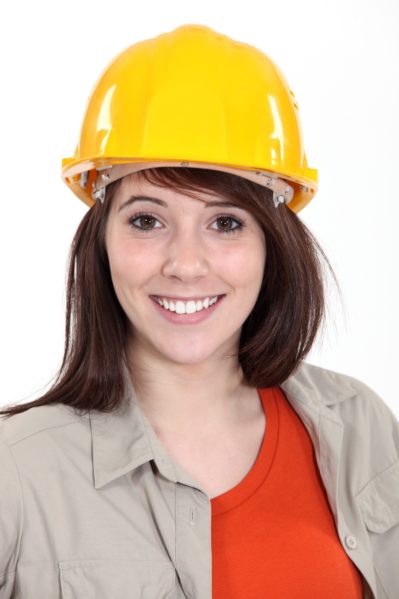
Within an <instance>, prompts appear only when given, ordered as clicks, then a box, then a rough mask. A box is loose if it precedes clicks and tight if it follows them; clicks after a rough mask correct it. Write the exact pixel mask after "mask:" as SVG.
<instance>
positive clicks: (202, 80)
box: [62, 25, 317, 212]
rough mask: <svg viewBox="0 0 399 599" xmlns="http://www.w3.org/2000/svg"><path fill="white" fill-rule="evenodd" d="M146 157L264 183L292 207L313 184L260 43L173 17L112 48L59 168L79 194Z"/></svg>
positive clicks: (285, 95)
mask: <svg viewBox="0 0 399 599" xmlns="http://www.w3.org/2000/svg"><path fill="white" fill-rule="evenodd" d="M154 166H185V167H186V166H190V167H196V168H211V169H214V170H221V171H226V172H231V173H233V174H237V175H240V176H241V177H244V178H246V179H250V180H252V181H255V182H256V183H259V184H260V185H264V186H265V187H268V188H270V189H272V190H273V199H274V203H275V205H276V206H278V205H279V203H282V202H284V203H286V204H287V205H288V206H289V208H291V209H292V210H293V211H294V212H299V210H301V209H302V208H303V207H304V206H305V205H306V204H307V203H308V202H309V201H310V200H311V199H312V197H313V196H314V194H315V193H316V191H317V170H316V169H311V168H308V165H307V161H306V156H305V151H304V146H303V137H302V130H301V124H300V119H299V113H298V105H297V102H296V100H295V96H294V93H293V92H292V90H291V89H290V87H289V85H288V83H287V81H286V79H285V77H284V75H283V74H282V72H281V71H280V69H279V68H278V66H277V65H276V64H275V63H274V62H273V61H272V60H271V59H270V58H269V57H268V56H266V55H265V54H264V53H263V52H261V51H260V50H258V49H257V48H255V47H253V46H250V45H248V44H245V43H242V42H238V41H235V40H232V39H231V38H229V37H227V36H226V35H223V34H220V33H217V32H215V31H214V30H213V29H211V28H209V27H206V26H204V25H182V26H180V27H177V28H176V29H174V30H173V31H170V32H168V33H162V34H161V35H159V36H157V37H155V38H151V39H147V40H144V41H141V42H138V43H136V44H133V45H132V46H130V47H128V48H127V49H126V50H124V51H122V52H121V53H119V54H118V55H117V56H116V57H115V58H114V59H113V60H112V61H111V63H110V64H109V65H108V66H107V67H106V68H105V70H104V71H103V73H102V74H101V76H100V78H99V79H98V80H97V82H96V84H95V86H94V88H93V90H92V92H91V95H90V97H89V99H88V101H87V107H86V113H85V115H84V119H83V123H82V127H81V131H80V139H79V143H78V145H77V147H76V149H75V152H74V155H73V157H72V158H64V159H63V160H62V178H63V180H64V181H65V183H66V184H67V185H68V186H69V187H70V189H71V190H72V191H73V192H74V193H75V194H76V195H77V196H78V197H79V198H80V199H81V200H83V201H84V202H85V203H86V204H88V205H89V206H91V205H92V204H93V203H94V202H95V201H96V200H98V199H99V200H101V201H103V199H104V195H105V187H106V185H107V184H109V183H110V182H112V181H115V180H116V179H119V178H120V177H123V176H125V175H126V174H128V173H131V172H134V171H137V170H142V169H145V168H150V167H154Z"/></svg>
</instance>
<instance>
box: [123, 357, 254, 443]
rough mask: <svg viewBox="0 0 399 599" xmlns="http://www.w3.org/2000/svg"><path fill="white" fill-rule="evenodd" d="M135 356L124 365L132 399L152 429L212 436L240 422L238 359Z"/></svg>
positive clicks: (243, 388)
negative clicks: (175, 359)
mask: <svg viewBox="0 0 399 599" xmlns="http://www.w3.org/2000/svg"><path fill="white" fill-rule="evenodd" d="M132 354H133V352H130V353H129V352H128V353H127V361H128V366H129V372H130V376H131V379H132V384H133V388H134V392H135V397H136V401H137V402H138V403H139V405H140V407H141V409H142V410H143V411H144V413H145V415H146V416H147V418H148V419H149V421H150V422H151V424H152V425H153V427H154V429H158V430H162V431H167V432H170V433H173V432H174V431H179V432H182V431H183V432H184V431H187V432H190V431H191V432H195V431H202V432H204V433H205V432H211V431H212V430H215V431H216V430H218V428H220V427H221V423H223V424H225V425H229V424H232V423H234V422H236V421H237V420H238V418H240V416H241V413H240V409H241V404H242V398H243V395H245V394H248V393H251V392H252V391H253V390H252V389H251V388H249V387H248V386H247V384H246V383H245V379H244V374H243V371H242V368H241V366H240V364H239V362H238V359H237V357H236V356H234V357H229V358H226V357H223V358H220V359H212V360H207V361H206V362H203V363H196V364H179V363H173V362H170V361H167V362H166V361H165V362H164V361H162V359H153V357H152V359H151V360H149V359H148V356H147V357H145V356H142V355H140V354H137V353H134V360H133V359H132Z"/></svg>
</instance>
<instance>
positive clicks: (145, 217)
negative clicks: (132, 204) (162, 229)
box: [128, 212, 159, 233]
mask: <svg viewBox="0 0 399 599" xmlns="http://www.w3.org/2000/svg"><path fill="white" fill-rule="evenodd" d="M135 221H140V222H141V226H140V225H136V224H134V223H135ZM155 221H157V222H158V223H159V221H158V219H157V218H156V217H155V216H154V215H152V214H151V213H149V212H138V213H137V214H134V215H133V216H131V217H130V218H129V220H128V223H129V225H131V226H132V227H134V228H135V229H139V230H140V231H143V232H144V233H145V232H146V231H152V230H153V229H154V228H157V229H159V227H153V226H152V225H153V224H154V222H155Z"/></svg>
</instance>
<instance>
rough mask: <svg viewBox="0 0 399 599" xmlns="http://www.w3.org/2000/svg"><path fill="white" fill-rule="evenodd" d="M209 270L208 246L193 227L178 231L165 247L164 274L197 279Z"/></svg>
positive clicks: (183, 278)
mask: <svg viewBox="0 0 399 599" xmlns="http://www.w3.org/2000/svg"><path fill="white" fill-rule="evenodd" d="M208 272H209V261H208V254H207V251H206V247H205V245H204V243H203V240H201V237H200V235H198V234H196V233H195V231H194V230H193V228H191V227H184V228H182V229H181V230H180V231H178V232H176V233H175V235H174V236H173V238H171V240H170V242H169V244H168V246H167V248H166V249H165V258H164V263H163V267H162V274H163V275H164V276H165V277H175V278H178V279H181V280H182V281H183V280H185V281H187V280H195V279H197V278H201V277H203V276H205V275H206V274H207V273H208Z"/></svg>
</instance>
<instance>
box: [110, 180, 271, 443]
mask: <svg viewBox="0 0 399 599" xmlns="http://www.w3.org/2000/svg"><path fill="white" fill-rule="evenodd" d="M133 194H134V195H138V194H140V195H145V196H150V197H152V198H158V199H160V200H163V201H164V202H166V204H167V206H166V207H163V206H160V205H158V204H155V203H153V202H150V201H148V200H139V201H135V202H134V203H133V204H130V205H125V206H124V207H123V204H125V203H126V201H127V200H128V199H129V198H130V196H131V195H133ZM212 201H213V202H215V201H227V200H226V198H222V197H220V196H214V195H210V194H208V193H205V192H201V193H198V194H196V196H195V197H194V198H193V197H190V196H188V195H186V194H184V193H183V192H176V191H173V190H171V189H165V188H160V187H157V186H155V185H152V184H150V183H148V182H147V181H145V180H144V179H142V178H141V177H140V174H139V173H133V174H131V175H128V176H126V177H125V178H124V179H123V181H122V184H121V186H120V187H119V189H118V190H117V193H116V194H115V196H114V200H113V204H112V207H111V209H110V214H109V218H108V222H107V227H106V236H105V242H106V249H107V253H108V258H109V263H110V270H111V276H112V281H113V285H114V288H115V292H116V295H117V297H118V300H119V302H120V304H121V306H122V308H123V310H124V312H125V313H126V315H127V317H128V319H129V321H130V324H131V335H130V339H129V343H128V347H127V357H128V363H129V370H130V373H131V375H132V380H133V381H134V389H135V393H136V396H137V399H138V401H139V402H140V404H141V407H142V409H143V410H144V412H145V414H146V416H147V417H148V418H149V420H150V422H151V423H152V425H153V426H154V429H155V430H156V431H158V432H160V431H162V432H163V433H164V434H165V435H167V434H175V433H176V432H179V434H181V435H184V434H187V435H191V436H195V435H198V436H202V438H204V436H205V435H208V436H210V435H212V434H215V435H219V434H220V432H221V430H220V427H221V426H223V427H230V429H232V428H234V427H235V426H238V425H239V424H240V423H242V422H243V419H247V420H248V419H250V418H253V417H254V416H255V415H256V414H258V415H259V410H260V409H261V408H260V400H259V397H258V396H257V393H256V390H254V389H253V388H249V387H248V386H247V385H246V384H245V381H244V377H243V372H242V369H241V366H240V364H239V361H238V358H237V351H238V344H239V338H240V332H241V328H242V325H243V323H244V321H245V320H246V318H247V316H248V315H249V314H250V312H251V310H252V308H253V306H254V305H255V303H256V299H257V297H258V294H259V290H260V287H261V282H262V277H263V272H264V266H265V260H266V245H265V239H264V234H263V231H262V229H261V227H260V226H259V224H258V222H257V220H256V219H255V217H253V216H252V215H251V214H250V213H249V212H247V211H246V210H243V209H241V208H238V207H228V208H227V207H217V206H214V207H210V206H208V203H209V202H212ZM138 212H143V213H150V214H151V215H152V216H153V217H154V218H153V219H150V220H148V219H147V220H146V219H143V218H141V219H140V218H137V216H136V215H137V213H138ZM221 216H224V217H227V216H228V217H231V220H227V221H226V220H224V219H220V217H221ZM235 218H237V219H239V220H240V221H244V224H245V227H244V228H243V229H239V228H237V226H238V222H237V221H236V220H234V219H235ZM133 223H134V224H135V225H136V227H141V230H140V229H138V228H135V226H134V224H133ZM143 228H147V229H149V231H147V232H143V231H142V229H143ZM231 229H236V231H237V232H234V233H221V232H220V231H225V230H231ZM220 294H225V297H224V299H223V300H222V302H221V304H220V305H219V306H218V307H217V309H216V311H215V312H214V313H213V314H212V315H211V316H210V317H209V318H207V319H206V320H204V321H202V322H200V323H196V324H192V325H177V324H174V323H171V322H168V321H167V320H166V319H164V318H163V316H162V315H161V314H159V312H158V310H157V309H156V306H155V305H154V303H153V300H152V299H151V298H150V297H149V296H150V295H157V296H166V297H175V296H177V297H178V296H180V297H195V298H204V297H206V296H213V295H220ZM249 398H250V399H251V401H249ZM221 423H222V424H221Z"/></svg>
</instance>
